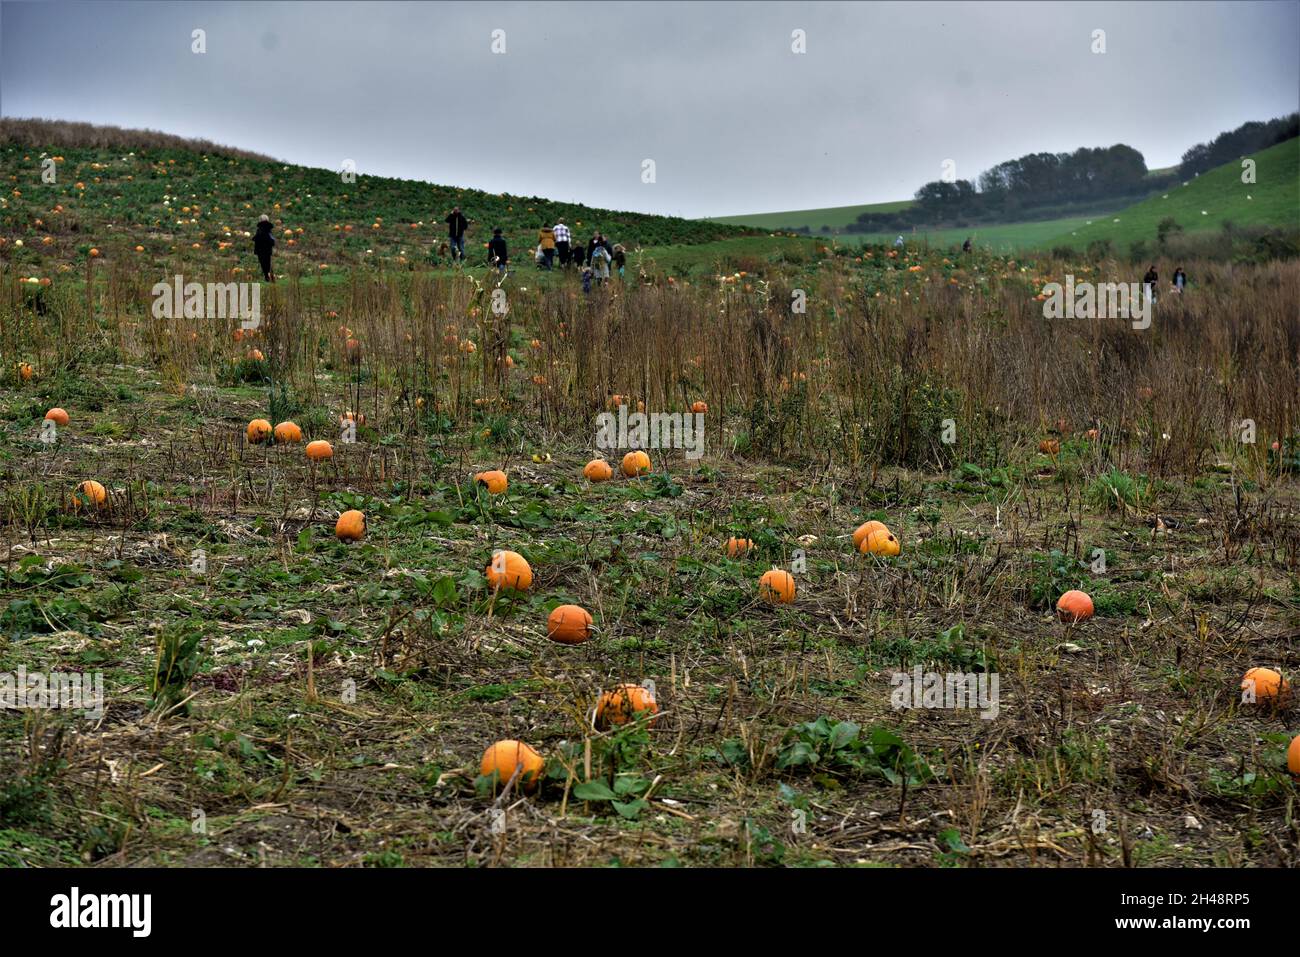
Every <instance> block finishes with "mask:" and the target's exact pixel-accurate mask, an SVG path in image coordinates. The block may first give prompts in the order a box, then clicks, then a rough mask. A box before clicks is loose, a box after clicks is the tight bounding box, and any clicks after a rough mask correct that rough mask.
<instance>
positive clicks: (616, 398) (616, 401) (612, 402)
mask: <svg viewBox="0 0 1300 957" xmlns="http://www.w3.org/2000/svg"><path fill="white" fill-rule="evenodd" d="M622 404H623V396H621V395H619V394H618V393H617V392H616V393H614V394H613V395H611V396H610V397H609V407H610V408H611V409H617V408H618V407H619V406H620V405H622Z"/></svg>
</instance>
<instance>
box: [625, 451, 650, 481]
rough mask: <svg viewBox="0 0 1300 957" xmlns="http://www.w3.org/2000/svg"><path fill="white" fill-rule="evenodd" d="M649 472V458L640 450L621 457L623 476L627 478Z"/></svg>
mask: <svg viewBox="0 0 1300 957" xmlns="http://www.w3.org/2000/svg"><path fill="white" fill-rule="evenodd" d="M649 471H650V456H648V455H646V454H645V453H644V452H642V451H641V450H640V449H637V450H636V451H634V452H629V453H627V455H625V456H623V474H624V475H626V476H627V477H628V478H634V477H636V476H638V475H645V474H646V473H647V472H649Z"/></svg>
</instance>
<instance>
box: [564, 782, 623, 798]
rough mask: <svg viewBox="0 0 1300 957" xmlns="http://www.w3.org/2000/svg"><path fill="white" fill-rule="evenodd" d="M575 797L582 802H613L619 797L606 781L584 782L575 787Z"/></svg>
mask: <svg viewBox="0 0 1300 957" xmlns="http://www.w3.org/2000/svg"><path fill="white" fill-rule="evenodd" d="M573 796H574V797H576V798H577V799H578V800H580V801H612V800H614V798H616V797H618V795H616V794H615V793H614V792H613V791H611V790H610V789H609V785H608V784H606V783H605V782H604V781H584V782H583V783H582V784H579V785H576V786H575V787H574V789H573Z"/></svg>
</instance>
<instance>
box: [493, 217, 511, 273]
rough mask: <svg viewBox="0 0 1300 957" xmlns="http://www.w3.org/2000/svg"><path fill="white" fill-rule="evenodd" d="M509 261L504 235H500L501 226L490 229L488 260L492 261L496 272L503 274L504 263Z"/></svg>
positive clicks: (504, 269) (504, 270)
mask: <svg viewBox="0 0 1300 957" xmlns="http://www.w3.org/2000/svg"><path fill="white" fill-rule="evenodd" d="M509 261H510V256H509V255H508V253H507V250H506V240H505V237H504V236H502V235H501V227H499V226H498V227H497V228H496V229H494V230H492V239H491V240H490V241H489V242H488V262H490V263H494V264H495V265H496V267H497V272H499V273H501V275H503V276H504V275H505V272H506V263H508V262H509Z"/></svg>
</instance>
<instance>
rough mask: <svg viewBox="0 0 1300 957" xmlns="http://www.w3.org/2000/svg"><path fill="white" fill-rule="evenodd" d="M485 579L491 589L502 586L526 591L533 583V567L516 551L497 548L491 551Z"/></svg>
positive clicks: (497, 589)
mask: <svg viewBox="0 0 1300 957" xmlns="http://www.w3.org/2000/svg"><path fill="white" fill-rule="evenodd" d="M487 580H488V584H489V585H491V586H492V590H493V591H500V590H501V589H503V588H513V589H515V590H516V591H527V590H528V589H529V588H531V587H532V584H533V568H532V566H531V565H529V564H528V560H527V559H526V558H524V556H523V555H520V554H519V553H518V552H511V551H506V550H505V549H499V550H497V551H495V552H493V553H492V562H491V564H489V565H488V567H487Z"/></svg>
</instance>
